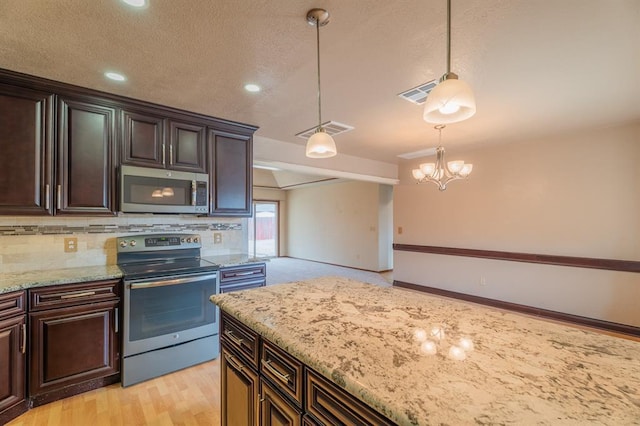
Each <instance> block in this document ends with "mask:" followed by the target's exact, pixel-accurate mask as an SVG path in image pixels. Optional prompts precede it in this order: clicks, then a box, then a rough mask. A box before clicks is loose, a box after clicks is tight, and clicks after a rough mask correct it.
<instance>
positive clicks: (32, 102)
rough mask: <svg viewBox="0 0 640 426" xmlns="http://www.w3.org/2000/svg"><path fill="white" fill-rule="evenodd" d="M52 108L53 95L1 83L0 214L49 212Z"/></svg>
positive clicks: (40, 213) (51, 167) (51, 182)
mask: <svg viewBox="0 0 640 426" xmlns="http://www.w3.org/2000/svg"><path fill="white" fill-rule="evenodd" d="M52 108H53V95H50V94H48V93H42V92H37V91H34V90H29V89H23V88H18V87H11V86H7V85H3V84H0V153H2V154H0V214H15V215H45V214H51V203H50V201H51V191H52V189H53V188H52V184H53V179H52V176H53V174H52V173H53V160H52V159H53V155H52V149H53V147H52V142H51V141H52V131H53V130H52V129H53V114H52ZM47 195H49V197H48V198H47Z"/></svg>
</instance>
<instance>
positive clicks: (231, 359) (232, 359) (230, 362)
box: [224, 353, 244, 371]
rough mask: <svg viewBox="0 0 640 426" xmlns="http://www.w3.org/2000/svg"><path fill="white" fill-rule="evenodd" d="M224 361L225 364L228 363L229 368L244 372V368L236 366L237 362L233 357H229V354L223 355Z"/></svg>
mask: <svg viewBox="0 0 640 426" xmlns="http://www.w3.org/2000/svg"><path fill="white" fill-rule="evenodd" d="M224 359H226V360H227V362H228V363H229V364H231V366H232V367H233V368H235V369H236V370H238V371H242V370H244V366H242V365H240V364H238V362H237V361H236V360H235V358H234V356H233V355H229V354H226V353H225V354H224Z"/></svg>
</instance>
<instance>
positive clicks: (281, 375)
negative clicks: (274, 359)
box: [261, 359, 289, 383]
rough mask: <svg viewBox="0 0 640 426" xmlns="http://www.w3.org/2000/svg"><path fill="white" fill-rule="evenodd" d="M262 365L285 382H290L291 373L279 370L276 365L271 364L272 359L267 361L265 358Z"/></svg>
mask: <svg viewBox="0 0 640 426" xmlns="http://www.w3.org/2000/svg"><path fill="white" fill-rule="evenodd" d="M261 362H262V366H263V367H264V368H266V369H267V370H269V371H270V372H271V373H272V374H273V375H274V376H276V377H277V378H278V379H280V380H281V381H282V382H284V383H289V375H288V374H284V373H281V372H279V371H278V370H277V369H276V368H275V367H273V366H272V365H271V361H265V360H264V359H263V360H262V361H261Z"/></svg>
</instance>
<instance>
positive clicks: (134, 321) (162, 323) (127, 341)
mask: <svg viewBox="0 0 640 426" xmlns="http://www.w3.org/2000/svg"><path fill="white" fill-rule="evenodd" d="M124 290H125V294H124V324H123V332H124V338H123V346H124V347H123V355H124V356H125V357H127V356H131V355H135V354H139V353H142V352H147V351H151V350H154V349H160V348H164V347H168V346H174V345H178V344H181V343H185V342H188V341H191V340H195V339H199V338H202V337H207V336H212V335H214V334H217V333H218V316H219V314H218V308H217V307H216V306H215V305H214V304H213V303H211V302H210V301H209V297H210V296H211V295H212V294H216V293H218V274H217V273H216V272H208V273H195V274H185V275H179V276H171V277H162V278H146V279H137V280H127V279H126V277H125V281H124Z"/></svg>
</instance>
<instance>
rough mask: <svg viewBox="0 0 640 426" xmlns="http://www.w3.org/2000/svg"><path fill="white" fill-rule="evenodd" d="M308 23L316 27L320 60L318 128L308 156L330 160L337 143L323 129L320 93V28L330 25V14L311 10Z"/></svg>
mask: <svg viewBox="0 0 640 426" xmlns="http://www.w3.org/2000/svg"><path fill="white" fill-rule="evenodd" d="M307 22H308V23H309V25H313V26H314V27H316V54H317V59H318V128H317V129H316V132H315V133H314V134H313V135H311V137H310V138H309V139H308V140H307V152H306V155H307V157H309V158H329V157H333V156H334V155H336V154H337V153H338V151H337V149H336V143H335V141H334V140H333V138H332V137H331V135H329V134H328V133H326V132H325V131H324V129H323V128H322V94H321V91H320V27H323V26H325V25H327V24H328V23H329V12H327V11H326V10H324V9H311V10H310V11H309V12H307Z"/></svg>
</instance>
